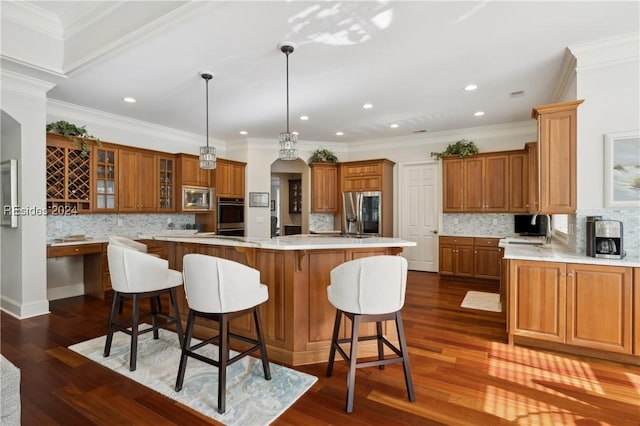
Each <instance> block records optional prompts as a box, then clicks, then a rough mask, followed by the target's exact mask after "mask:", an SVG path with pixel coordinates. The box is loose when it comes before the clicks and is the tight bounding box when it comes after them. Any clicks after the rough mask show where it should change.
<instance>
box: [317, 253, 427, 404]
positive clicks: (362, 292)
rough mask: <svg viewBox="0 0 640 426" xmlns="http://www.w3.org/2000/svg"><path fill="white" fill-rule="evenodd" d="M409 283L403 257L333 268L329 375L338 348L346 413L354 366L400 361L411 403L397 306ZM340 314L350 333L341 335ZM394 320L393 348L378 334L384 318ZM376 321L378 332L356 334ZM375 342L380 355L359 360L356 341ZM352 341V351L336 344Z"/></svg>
mask: <svg viewBox="0 0 640 426" xmlns="http://www.w3.org/2000/svg"><path fill="white" fill-rule="evenodd" d="M406 286H407V260H406V259H405V258H404V257H400V256H371V257H364V258H361V259H356V260H352V261H350V262H346V263H343V264H341V265H339V266H337V267H336V268H334V269H333V270H332V271H331V285H330V286H328V287H327V296H328V298H329V302H330V303H331V304H332V305H333V306H335V307H336V319H335V323H334V326H333V337H332V339H331V350H330V352H329V364H328V365H327V377H331V375H332V374H333V362H334V359H335V356H336V351H338V352H339V353H340V355H342V358H344V360H345V361H347V362H348V363H349V372H348V376H347V403H346V411H347V413H351V412H352V411H353V395H354V388H355V381H356V369H357V368H363V367H372V366H376V365H377V366H378V367H379V368H380V369H383V368H384V366H385V365H387V364H392V363H396V362H401V363H402V364H403V367H404V379H405V385H406V387H407V393H408V396H409V401H411V402H414V401H415V400H416V398H415V394H414V391H413V380H412V379H411V369H410V366H409V354H408V351H407V342H406V339H405V336H404V327H403V326H402V316H401V315H400V310H401V309H402V307H403V306H404V295H405V290H406ZM342 315H344V316H346V317H347V318H349V319H350V320H351V337H350V338H345V339H339V338H338V334H339V331H340V322H341V320H342ZM386 320H395V322H396V330H397V332H398V342H399V344H400V348H397V347H395V346H394V345H393V344H392V343H391V342H389V341H388V340H387V338H386V337H384V335H383V334H382V321H386ZM366 322H375V323H376V335H374V336H358V329H359V327H360V324H361V323H366ZM374 339H375V340H377V342H378V359H377V360H374V361H368V362H360V363H359V362H357V356H358V342H359V341H364V340H374ZM342 343H350V344H351V349H350V354H349V355H347V353H346V352H345V351H344V349H343V348H342V347H341V346H340V344H342ZM385 345H386V346H387V347H388V348H389V349H391V350H392V351H393V352H394V353H395V354H396V355H397V357H394V358H385V356H384V347H383V346H385Z"/></svg>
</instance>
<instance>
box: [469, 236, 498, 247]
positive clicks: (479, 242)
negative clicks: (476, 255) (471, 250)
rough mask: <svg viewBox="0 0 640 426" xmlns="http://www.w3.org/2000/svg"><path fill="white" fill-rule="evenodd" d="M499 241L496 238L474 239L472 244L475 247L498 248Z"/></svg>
mask: <svg viewBox="0 0 640 426" xmlns="http://www.w3.org/2000/svg"><path fill="white" fill-rule="evenodd" d="M499 242H500V240H499V239H498V238H478V237H476V238H474V239H473V243H474V245H475V246H476V247H498V243H499Z"/></svg>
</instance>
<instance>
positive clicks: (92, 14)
mask: <svg viewBox="0 0 640 426" xmlns="http://www.w3.org/2000/svg"><path fill="white" fill-rule="evenodd" d="M94 4H95V5H96V6H95V7H94V8H93V9H91V10H89V9H85V10H83V11H82V12H76V10H78V9H75V8H70V9H69V11H70V13H71V14H73V15H72V16H70V15H65V18H70V19H65V21H67V25H66V27H65V28H64V38H65V39H67V40H68V39H70V38H71V37H73V36H75V35H77V34H78V33H80V32H81V31H83V30H85V29H87V28H91V26H95V24H96V23H97V22H99V21H101V20H102V19H104V18H105V17H107V16H108V15H109V14H111V13H112V12H114V11H116V10H117V9H119V8H121V7H122V6H123V5H124V4H125V2H121V1H114V2H105V3H102V4H99V3H94Z"/></svg>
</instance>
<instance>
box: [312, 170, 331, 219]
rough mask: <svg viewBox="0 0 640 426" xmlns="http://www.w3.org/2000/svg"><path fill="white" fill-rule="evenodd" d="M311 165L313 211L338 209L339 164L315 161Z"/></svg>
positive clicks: (323, 211)
mask: <svg viewBox="0 0 640 426" xmlns="http://www.w3.org/2000/svg"><path fill="white" fill-rule="evenodd" d="M310 167H311V213H336V212H337V211H338V165H337V164H334V163H313V164H311V165H310Z"/></svg>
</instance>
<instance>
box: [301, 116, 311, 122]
mask: <svg viewBox="0 0 640 426" xmlns="http://www.w3.org/2000/svg"><path fill="white" fill-rule="evenodd" d="M308 119H309V117H307V116H306V115H301V116H300V120H302V121H307V120H308Z"/></svg>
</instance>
